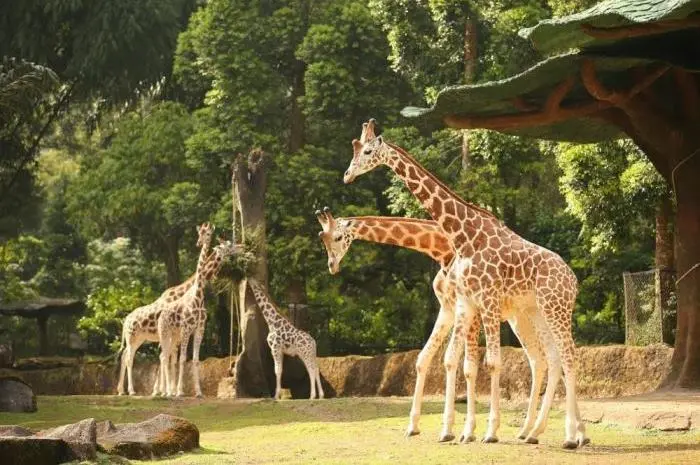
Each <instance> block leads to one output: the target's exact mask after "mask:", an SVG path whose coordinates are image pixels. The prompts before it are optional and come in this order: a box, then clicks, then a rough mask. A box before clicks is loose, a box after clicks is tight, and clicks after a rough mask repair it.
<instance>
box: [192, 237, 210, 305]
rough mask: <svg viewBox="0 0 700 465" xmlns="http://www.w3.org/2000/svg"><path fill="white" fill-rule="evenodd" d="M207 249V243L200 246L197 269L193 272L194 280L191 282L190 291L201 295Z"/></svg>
mask: <svg viewBox="0 0 700 465" xmlns="http://www.w3.org/2000/svg"><path fill="white" fill-rule="evenodd" d="M208 249H209V241H205V243H204V244H203V245H202V249H201V250H200V251H199V258H198V259H197V269H196V270H195V272H194V279H193V280H192V287H191V289H193V290H194V292H195V293H196V294H201V293H202V292H204V284H205V283H206V280H205V276H204V271H205V268H206V264H207V253H208Z"/></svg>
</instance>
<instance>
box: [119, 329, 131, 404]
mask: <svg viewBox="0 0 700 465" xmlns="http://www.w3.org/2000/svg"><path fill="white" fill-rule="evenodd" d="M129 350H130V349H129V342H128V341H127V343H126V345H125V346H124V350H123V351H122V354H121V357H120V360H119V365H120V366H119V381H118V382H117V394H118V395H120V396H123V395H124V376H125V375H126V361H127V358H128V354H129Z"/></svg>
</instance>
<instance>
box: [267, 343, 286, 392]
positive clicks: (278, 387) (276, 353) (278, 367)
mask: <svg viewBox="0 0 700 465" xmlns="http://www.w3.org/2000/svg"><path fill="white" fill-rule="evenodd" d="M270 350H271V351H272V359H273V360H274V362H275V400H280V397H281V395H282V362H283V361H284V354H283V353H282V348H281V347H276V346H273V347H270Z"/></svg>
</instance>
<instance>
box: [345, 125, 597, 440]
mask: <svg viewBox="0 0 700 465" xmlns="http://www.w3.org/2000/svg"><path fill="white" fill-rule="evenodd" d="M374 128H375V121H374V120H370V121H369V122H368V123H365V124H364V125H363V131H362V135H361V137H360V140H357V139H355V140H353V143H352V145H353V158H352V161H351V162H350V165H349V167H348V169H347V171H346V172H345V175H344V177H343V181H344V182H345V183H346V184H348V183H351V182H353V181H354V179H355V178H356V177H357V176H359V175H361V174H363V173H365V172H368V171H370V170H372V169H374V168H375V167H377V166H379V165H386V166H388V167H389V168H390V169H391V170H392V171H394V173H395V174H396V175H397V176H398V177H399V178H400V179H401V180H402V181H403V182H404V184H405V185H406V187H407V188H408V189H409V190H410V191H411V193H412V194H413V195H414V196H415V197H416V199H417V200H418V201H419V202H420V203H421V205H422V206H423V207H424V208H425V209H426V210H427V211H428V213H429V214H430V215H431V217H432V218H433V219H434V220H435V221H436V222H437V224H438V225H439V227H440V229H441V230H442V231H443V233H444V234H445V235H446V237H447V238H448V239H449V241H450V243H451V244H452V245H453V247H454V249H455V251H456V257H455V259H454V260H453V262H452V265H451V266H450V270H449V276H450V278H451V279H454V281H455V283H456V296H457V299H456V310H455V312H456V317H455V318H456V323H455V329H454V331H453V334H452V336H451V337H450V344H449V345H448V349H447V350H448V353H449V356H446V359H447V362H446V364H445V365H446V366H447V367H448V382H451V383H452V384H454V379H455V376H454V372H455V370H456V368H455V367H453V365H455V364H456V360H457V354H456V341H457V340H458V339H459V337H458V336H456V333H459V332H463V331H464V330H465V329H466V328H470V327H471V325H472V322H473V320H474V319H475V318H477V317H479V318H480V319H481V322H482V325H483V328H484V333H485V335H486V359H485V365H486V367H487V369H488V370H489V372H490V374H491V394H490V399H491V405H490V413H489V421H488V428H487V431H486V435H485V436H484V438H483V442H487V443H490V442H497V441H498V436H497V431H498V428H499V426H500V407H499V401H500V397H499V376H500V370H501V354H500V321H502V320H508V319H510V318H512V315H513V313H514V312H515V311H516V309H518V308H521V309H523V311H525V312H528V313H529V314H534V313H535V309H537V310H539V312H540V313H541V314H542V316H543V317H544V321H545V323H546V328H547V329H548V331H549V334H551V336H552V339H553V342H554V344H548V343H547V342H545V350H546V351H547V353H548V358H547V359H548V363H549V370H548V382H553V383H555V384H556V383H558V380H559V372H558V370H559V369H560V368H559V366H561V369H563V373H564V385H565V388H566V389H565V390H566V421H565V440H564V443H563V447H564V448H566V449H574V448H576V447H578V446H580V445H583V444H585V443H586V442H588V439H587V438H586V436H585V425H584V424H583V422H582V421H581V420H580V415H578V403H577V400H576V367H575V356H576V354H575V345H574V341H573V337H572V334H571V314H572V312H573V306H574V300H575V299H576V293H577V288H578V284H577V280H576V276H575V275H574V273H573V271H572V270H571V268H569V267H568V265H567V264H566V263H565V262H564V260H562V258H561V257H560V256H559V255H557V254H555V253H554V252H551V251H550V250H547V249H545V248H544V247H540V246H538V245H536V244H533V243H531V242H529V241H527V240H525V239H523V238H522V237H520V236H518V235H517V234H515V232H513V231H512V230H510V229H509V228H508V227H507V226H506V225H504V224H503V223H502V222H501V221H499V220H498V219H497V218H496V217H495V216H494V215H493V214H492V213H491V212H489V211H488V210H485V209H483V208H481V207H478V206H476V205H474V204H470V203H467V202H466V201H464V200H462V199H461V198H460V197H458V196H457V195H456V194H455V193H454V192H452V191H451V190H450V189H449V188H448V187H447V186H445V184H443V183H442V182H441V181H439V180H438V179H437V178H436V177H435V176H433V175H432V174H431V173H430V172H428V171H427V170H426V169H425V168H424V167H423V166H421V165H420V164H419V163H418V162H417V161H416V160H415V159H414V158H413V157H412V156H411V155H409V154H408V153H407V152H406V151H405V150H403V149H401V148H400V147H398V146H396V145H394V144H391V143H389V142H385V141H384V139H383V137H382V136H376V135H375V133H374ZM535 321H537V320H535ZM545 333H546V331H544V329H542V330H541V334H543V335H544V334H545ZM470 376H472V375H471V374H470ZM449 395H452V396H453V394H451V393H449V392H448V393H447V395H446V402H451V401H453V399H449V398H448V397H449ZM552 400H553V393H552V394H551V396H545V397H544V399H543V405H542V409H541V410H540V415H538V418H537V420H536V422H535V425H534V427H533V429H532V430H531V431H530V432H529V433H528V434H527V437H526V439H525V440H526V442H528V443H536V442H538V439H537V437H538V436H539V435H540V434H541V433H542V431H543V430H544V428H545V426H546V421H547V415H548V412H549V409H550V407H551V403H552ZM470 410H471V411H470ZM474 415H475V412H474V410H473V408H472V409H470V405H469V404H468V405H467V421H466V422H465V428H464V432H463V434H462V437H466V438H469V437H472V436H473V424H474ZM448 420H449V418H448Z"/></svg>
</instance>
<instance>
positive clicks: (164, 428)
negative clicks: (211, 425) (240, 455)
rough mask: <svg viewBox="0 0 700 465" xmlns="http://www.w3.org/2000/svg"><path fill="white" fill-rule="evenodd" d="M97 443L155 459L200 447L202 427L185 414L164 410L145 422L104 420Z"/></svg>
mask: <svg viewBox="0 0 700 465" xmlns="http://www.w3.org/2000/svg"><path fill="white" fill-rule="evenodd" d="M97 443H98V444H99V445H100V447H102V448H103V449H104V450H105V451H106V452H108V453H110V454H116V455H121V456H123V457H127V458H130V459H141V460H143V459H151V458H157V457H163V456H166V455H170V454H174V453H177V452H181V451H182V452H184V451H188V450H192V449H194V448H196V447H199V430H198V429H197V427H196V426H195V425H194V423H192V422H190V421H187V420H185V419H184V418H179V417H174V416H172V415H166V414H160V415H157V416H155V417H153V418H151V419H150V420H146V421H142V422H141V423H124V424H120V425H113V424H112V423H111V422H101V423H100V424H99V425H98V426H97Z"/></svg>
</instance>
